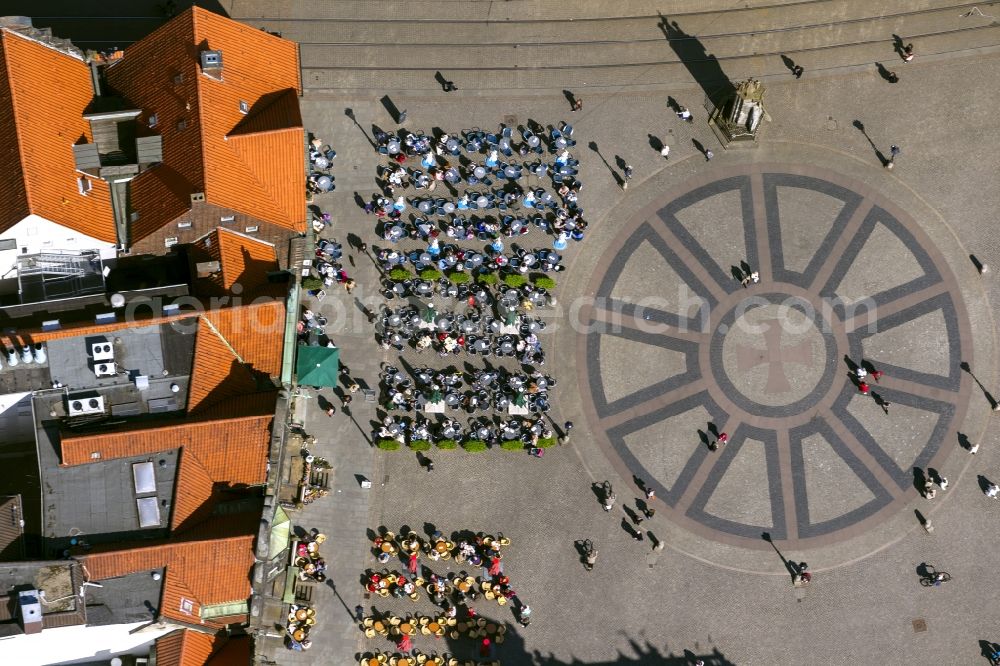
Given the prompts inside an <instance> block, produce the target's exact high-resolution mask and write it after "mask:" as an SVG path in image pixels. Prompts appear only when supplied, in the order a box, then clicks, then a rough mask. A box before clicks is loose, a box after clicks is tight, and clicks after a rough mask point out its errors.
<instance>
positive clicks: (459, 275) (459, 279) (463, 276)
mask: <svg viewBox="0 0 1000 666" xmlns="http://www.w3.org/2000/svg"><path fill="white" fill-rule="evenodd" d="M448 279H449V280H451V283H452V284H468V283H469V280H471V279H472V278H471V277H469V274H468V273H463V272H462V271H454V272H452V273H449V274H448Z"/></svg>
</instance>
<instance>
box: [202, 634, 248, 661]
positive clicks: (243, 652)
mask: <svg viewBox="0 0 1000 666" xmlns="http://www.w3.org/2000/svg"><path fill="white" fill-rule="evenodd" d="M252 660H253V641H252V640H251V639H250V637H249V636H231V637H230V638H229V640H228V641H227V642H226V643H225V644H224V645H223V646H222V647H221V648H219V650H218V651H217V652H216V653H215V654H213V655H212V658H211V659H209V661H208V666H246V665H247V664H249V663H251V661H252Z"/></svg>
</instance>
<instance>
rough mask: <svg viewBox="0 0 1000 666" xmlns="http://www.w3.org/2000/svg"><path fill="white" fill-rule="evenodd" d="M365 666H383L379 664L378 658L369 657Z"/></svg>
mask: <svg viewBox="0 0 1000 666" xmlns="http://www.w3.org/2000/svg"><path fill="white" fill-rule="evenodd" d="M365 666H381V662H379V660H378V657H369V658H368V660H367V661H366V662H365Z"/></svg>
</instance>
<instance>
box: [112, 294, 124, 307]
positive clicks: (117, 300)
mask: <svg viewBox="0 0 1000 666" xmlns="http://www.w3.org/2000/svg"><path fill="white" fill-rule="evenodd" d="M124 306H125V297H124V296H122V295H121V294H117V293H116V294H111V307H113V308H120V307H124Z"/></svg>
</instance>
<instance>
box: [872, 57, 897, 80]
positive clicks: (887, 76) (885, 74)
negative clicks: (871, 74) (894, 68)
mask: <svg viewBox="0 0 1000 666" xmlns="http://www.w3.org/2000/svg"><path fill="white" fill-rule="evenodd" d="M875 68H876V69H877V70H878V75H879V76H881V77H882V79H883V80H885V81H888V82H889V83H896V82H898V81H899V77H898V76H896V73H895V72H890V71H889V70H888V69H886V67H885V65H883V64H882V63H880V62H877V63H875Z"/></svg>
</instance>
